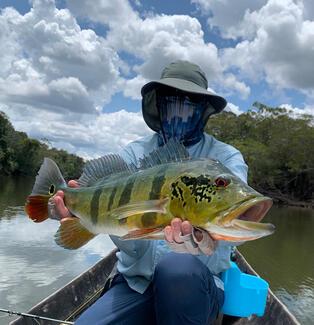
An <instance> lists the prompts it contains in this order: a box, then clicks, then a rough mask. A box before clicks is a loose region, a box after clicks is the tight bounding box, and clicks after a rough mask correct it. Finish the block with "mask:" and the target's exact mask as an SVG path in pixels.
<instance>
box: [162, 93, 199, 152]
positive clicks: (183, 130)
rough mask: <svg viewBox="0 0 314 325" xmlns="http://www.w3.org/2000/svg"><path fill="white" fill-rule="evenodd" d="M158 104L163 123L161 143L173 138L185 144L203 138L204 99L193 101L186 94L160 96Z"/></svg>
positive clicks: (190, 143) (187, 144)
mask: <svg viewBox="0 0 314 325" xmlns="http://www.w3.org/2000/svg"><path fill="white" fill-rule="evenodd" d="M157 105H158V109H159V114H160V123H161V130H160V131H159V140H160V141H159V144H160V145H163V144H165V143H166V142H167V141H168V140H169V139H172V138H173V139H175V140H178V141H179V142H182V143H183V144H184V145H185V146H191V145H193V144H195V143H197V142H199V141H200V140H201V138H202V136H203V129H204V122H203V118H202V117H203V113H204V109H205V108H204V101H199V102H196V101H191V99H190V98H189V97H188V96H185V95H180V96H158V97H157Z"/></svg>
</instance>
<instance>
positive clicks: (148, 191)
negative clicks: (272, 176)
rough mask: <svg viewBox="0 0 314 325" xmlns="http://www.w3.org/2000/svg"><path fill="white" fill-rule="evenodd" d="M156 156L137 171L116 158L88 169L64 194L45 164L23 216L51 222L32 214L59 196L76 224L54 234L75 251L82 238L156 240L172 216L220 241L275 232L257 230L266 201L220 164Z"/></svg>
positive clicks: (51, 166)
mask: <svg viewBox="0 0 314 325" xmlns="http://www.w3.org/2000/svg"><path fill="white" fill-rule="evenodd" d="M172 149H173V148H172ZM160 150H161V151H159V150H158V151H155V153H153V154H152V155H151V156H148V157H146V158H144V160H143V161H142V165H143V166H142V168H140V169H134V168H133V170H131V169H130V168H129V166H128V165H127V164H126V163H125V162H124V161H123V160H122V158H120V157H118V156H111V158H110V159H109V158H108V157H109V156H105V157H104V158H102V159H100V160H99V159H98V160H97V161H94V162H90V163H89V165H88V166H87V167H86V168H85V170H84V172H83V175H82V177H81V180H82V182H81V183H82V184H81V185H82V186H81V187H80V188H69V187H67V186H66V185H65V182H64V180H63V177H62V175H61V173H60V171H59V169H58V167H57V166H56V164H55V163H54V162H53V161H52V160H50V159H47V158H46V159H45V161H44V163H43V165H42V167H41V169H40V171H39V175H38V176H37V179H36V182H35V185H34V189H33V192H32V194H31V195H30V196H29V197H28V202H27V204H26V212H27V213H28V215H29V216H30V218H32V219H33V220H34V221H43V220H44V219H46V218H47V217H48V215H47V214H45V216H43V213H42V211H43V210H44V207H43V206H42V208H41V209H42V211H41V212H39V211H40V209H39V208H38V207H37V209H35V208H34V207H35V206H36V205H35V202H37V201H38V200H39V201H40V200H41V202H42V205H44V204H46V202H45V203H43V200H42V197H43V196H44V195H43V194H46V197H45V200H46V201H47V199H48V200H49V197H51V196H52V195H54V193H56V191H57V190H59V189H61V190H63V191H64V202H65V205H66V207H67V208H68V209H69V210H70V212H71V213H72V214H73V215H75V216H76V217H77V219H76V220H73V219H72V220H69V221H68V222H63V223H62V224H61V226H60V229H59V231H58V233H57V235H56V241H57V243H58V244H59V245H61V246H64V247H66V248H77V247H76V246H78V247H80V246H81V244H82V239H88V240H90V239H91V238H93V237H94V236H95V235H97V234H99V233H106V234H111V235H117V236H120V237H121V238H123V239H140V238H146V239H161V238H163V231H162V230H163V228H164V227H165V226H167V225H169V224H170V222H171V220H172V219H173V218H174V217H179V218H181V219H182V220H188V221H189V222H190V223H191V224H192V225H193V226H194V227H198V228H202V229H205V230H207V231H208V232H209V233H210V235H211V236H212V237H213V238H215V239H217V240H220V239H223V240H228V241H237V242H238V241H246V240H253V239H257V238H260V237H263V236H266V235H269V234H271V233H272V232H273V230H274V227H273V226H272V225H270V224H261V223H259V221H260V220H261V219H262V218H263V217H264V215H265V214H266V212H267V211H268V210H269V208H270V207H271V205H272V200H271V199H270V198H267V197H264V196H263V195H261V194H260V193H258V192H256V191H255V190H254V189H252V188H251V187H249V186H248V185H247V184H245V183H244V182H243V181H241V180H240V179H239V178H238V177H236V176H235V175H233V174H232V173H231V172H230V171H229V170H228V169H227V168H225V167H224V166H223V165H222V164H221V163H219V162H217V161H214V160H211V159H206V158H200V159H188V158H187V157H186V156H184V157H182V155H179V157H177V156H175V157H172V159H163V158H162V155H163V154H165V151H162V150H168V151H169V150H170V149H169V148H166V149H160ZM175 151H176V150H175ZM177 151H178V152H180V150H177ZM158 156H160V157H159V158H158V163H156V157H158ZM174 158H175V159H174ZM168 160H170V161H168ZM108 164H109V165H110V164H111V167H110V168H108ZM117 166H118V168H117ZM108 171H109V172H108ZM47 175H50V180H49V178H47ZM51 175H52V176H51ZM95 175H96V176H95ZM45 188H46V189H47V188H48V189H49V191H47V192H48V193H44V192H45ZM47 194H48V195H47ZM79 237H81V239H79ZM88 240H87V241H88ZM84 243H85V241H84V240H83V244H84ZM74 246H75V247H74Z"/></svg>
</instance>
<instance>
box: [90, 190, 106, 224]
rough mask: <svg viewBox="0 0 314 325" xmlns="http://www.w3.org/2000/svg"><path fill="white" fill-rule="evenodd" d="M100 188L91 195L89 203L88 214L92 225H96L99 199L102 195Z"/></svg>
mask: <svg viewBox="0 0 314 325" xmlns="http://www.w3.org/2000/svg"><path fill="white" fill-rule="evenodd" d="M102 190H103V189H102V188H97V189H96V190H95V192H94V194H93V197H92V200H91V203H90V214H91V220H92V223H93V224H96V223H97V220H98V214H99V198H100V195H101V193H102Z"/></svg>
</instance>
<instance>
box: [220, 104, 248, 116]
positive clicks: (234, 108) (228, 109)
mask: <svg viewBox="0 0 314 325" xmlns="http://www.w3.org/2000/svg"><path fill="white" fill-rule="evenodd" d="M224 111H226V112H231V113H233V114H235V115H240V114H242V113H245V112H244V111H242V110H241V109H240V107H239V106H237V105H234V104H232V103H228V104H227V106H226V108H225V109H224Z"/></svg>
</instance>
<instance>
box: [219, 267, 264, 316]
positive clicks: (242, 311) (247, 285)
mask: <svg viewBox="0 0 314 325" xmlns="http://www.w3.org/2000/svg"><path fill="white" fill-rule="evenodd" d="M222 281H223V282H224V285H225V302H224V305H223V306H222V309H221V312H222V313H223V314H226V315H231V316H238V317H249V316H251V315H253V314H255V315H257V316H263V315H264V312H265V307H266V300H267V293H268V288H269V284H268V283H267V282H266V281H265V280H263V279H261V278H260V277H257V276H254V275H250V274H246V273H242V272H241V271H240V269H239V268H238V266H237V265H236V264H235V263H234V262H231V268H230V269H228V270H226V271H225V272H223V274H222Z"/></svg>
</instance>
